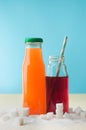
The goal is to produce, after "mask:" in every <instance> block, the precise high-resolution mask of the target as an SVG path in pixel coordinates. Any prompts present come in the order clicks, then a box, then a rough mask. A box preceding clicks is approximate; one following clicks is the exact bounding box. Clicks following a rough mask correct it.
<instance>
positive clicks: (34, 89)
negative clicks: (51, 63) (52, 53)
mask: <svg viewBox="0 0 86 130" xmlns="http://www.w3.org/2000/svg"><path fill="white" fill-rule="evenodd" d="M26 41H27V47H26V52H25V58H24V63H23V106H24V107H29V108H30V114H45V113H46V79H45V65H44V62H43V58H42V49H41V42H42V39H41V40H40V38H30V39H29V40H28V39H27V40H26ZM36 43H37V44H36Z"/></svg>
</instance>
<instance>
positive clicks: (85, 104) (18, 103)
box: [0, 94, 86, 110]
mask: <svg viewBox="0 0 86 130" xmlns="http://www.w3.org/2000/svg"><path fill="white" fill-rule="evenodd" d="M69 106H70V107H73V108H76V107H78V106H80V107H82V108H83V109H84V110H86V94H69ZM11 107H12V108H13V107H22V94H0V109H3V108H4V109H5V108H11Z"/></svg>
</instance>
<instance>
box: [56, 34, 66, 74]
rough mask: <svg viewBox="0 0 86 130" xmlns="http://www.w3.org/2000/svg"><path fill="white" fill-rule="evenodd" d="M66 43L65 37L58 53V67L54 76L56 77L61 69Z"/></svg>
mask: <svg viewBox="0 0 86 130" xmlns="http://www.w3.org/2000/svg"><path fill="white" fill-rule="evenodd" d="M66 43H67V36H66V37H65V38H64V41H63V46H62V49H61V53H60V58H59V61H58V67H57V70H56V76H58V75H59V72H60V67H61V63H62V57H63V56H64V51H65V47H66Z"/></svg>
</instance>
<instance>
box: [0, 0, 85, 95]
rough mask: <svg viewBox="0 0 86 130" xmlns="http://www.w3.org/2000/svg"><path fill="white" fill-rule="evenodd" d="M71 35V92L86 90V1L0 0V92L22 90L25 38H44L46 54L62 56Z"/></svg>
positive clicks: (68, 50)
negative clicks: (66, 37)
mask: <svg viewBox="0 0 86 130" xmlns="http://www.w3.org/2000/svg"><path fill="white" fill-rule="evenodd" d="M65 35H67V36H68V43H67V46H66V50H65V62H66V65H67V68H68V72H69V91H70V93H86V1H85V0H0V93H21V92H22V63H23V59H24V52H25V45H24V39H25V37H42V38H43V39H44V43H43V56H44V61H45V64H46V66H47V64H48V56H49V55H59V53H60V50H61V47H62V42H63V38H64V36H65Z"/></svg>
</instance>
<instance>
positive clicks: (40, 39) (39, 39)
mask: <svg viewBox="0 0 86 130" xmlns="http://www.w3.org/2000/svg"><path fill="white" fill-rule="evenodd" d="M27 42H43V39H42V38H25V43H27Z"/></svg>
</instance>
